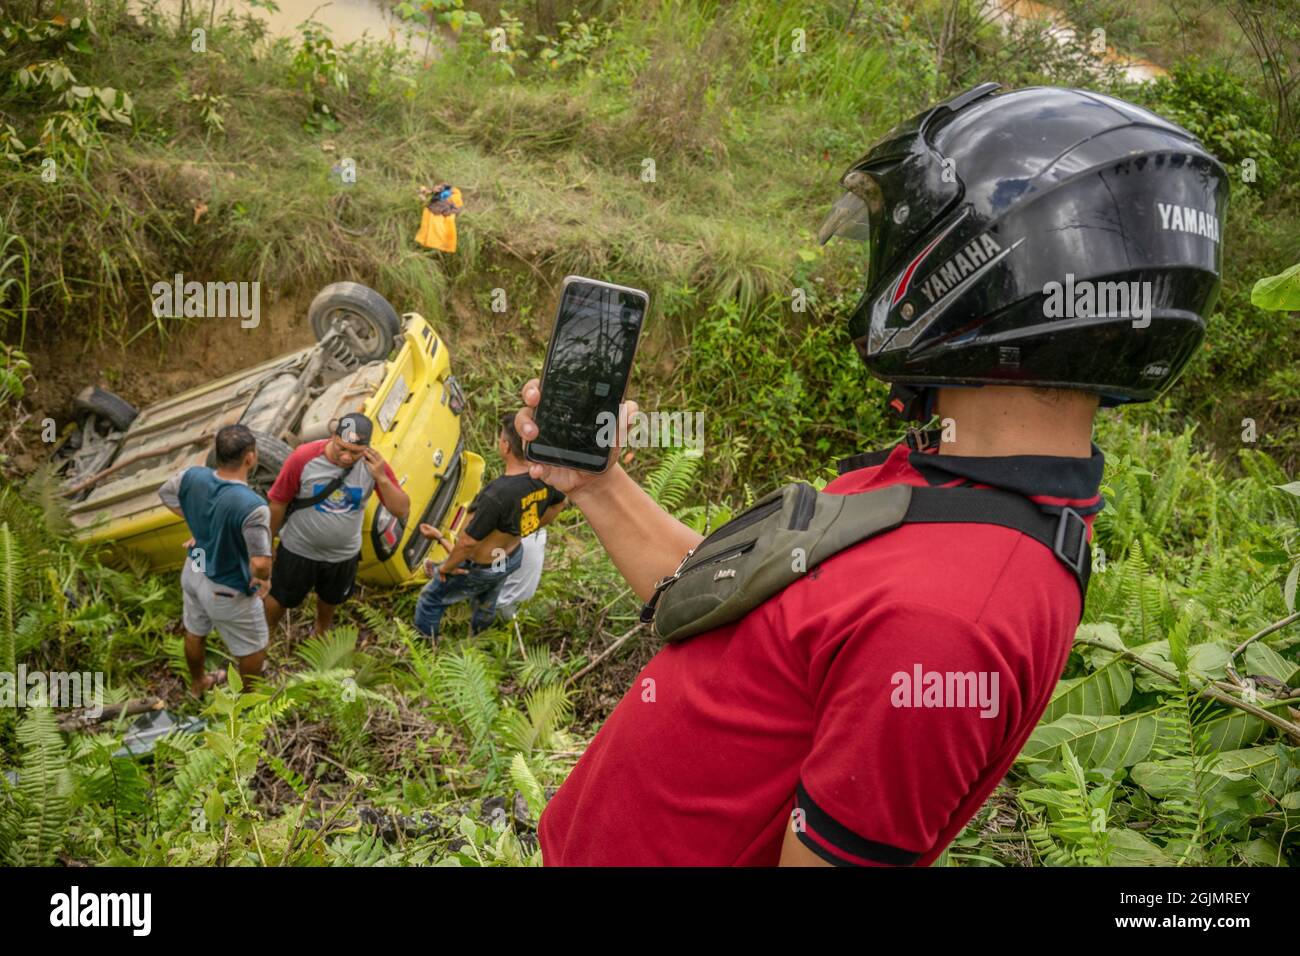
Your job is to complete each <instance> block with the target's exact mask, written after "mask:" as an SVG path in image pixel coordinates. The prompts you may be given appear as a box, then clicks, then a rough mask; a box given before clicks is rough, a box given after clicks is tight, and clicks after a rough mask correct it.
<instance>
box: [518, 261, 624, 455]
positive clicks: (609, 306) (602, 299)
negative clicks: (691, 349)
mask: <svg viewBox="0 0 1300 956" xmlns="http://www.w3.org/2000/svg"><path fill="white" fill-rule="evenodd" d="M648 303H649V297H648V296H647V295H646V294H645V293H644V292H641V291H640V290H638V289H628V288H625V287H623V286H616V285H611V284H609V283H607V282H598V281H595V280H593V279H583V278H579V277H576V276H571V277H569V278H568V279H566V280H565V284H564V290H563V292H562V294H561V295H560V307H559V309H558V310H557V312H556V316H555V329H554V331H553V332H552V333H551V345H550V349H549V350H548V352H547V355H546V369H545V371H544V372H543V374H542V400H541V402H540V404H539V405H538V406H537V411H536V413H535V418H536V422H537V430H538V434H537V437H536V438H534V439H533V440H532V441H531V442H530V443H529V445H528V457H529V458H530V459H531V460H532V461H540V462H544V463H547V464H553V465H564V466H566V467H569V468H578V469H580V470H582V471H604V470H605V468H606V467H607V466H608V464H609V453H610V449H611V448H613V447H614V440H615V439H616V433H615V429H616V428H617V424H618V406H619V403H620V402H621V401H622V400H623V392H624V390H625V389H626V388H627V380H628V376H629V375H630V374H631V372H632V356H633V355H634V354H635V352H636V343H637V339H638V337H639V336H640V334H641V323H642V322H643V320H644V319H645V313H646V306H647V305H648Z"/></svg>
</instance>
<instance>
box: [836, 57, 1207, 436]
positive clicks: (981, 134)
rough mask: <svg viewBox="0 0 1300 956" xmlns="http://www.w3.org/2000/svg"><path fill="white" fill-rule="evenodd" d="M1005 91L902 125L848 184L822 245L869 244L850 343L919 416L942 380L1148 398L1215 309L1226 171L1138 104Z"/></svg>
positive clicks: (967, 97)
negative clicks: (833, 241)
mask: <svg viewBox="0 0 1300 956" xmlns="http://www.w3.org/2000/svg"><path fill="white" fill-rule="evenodd" d="M998 89H999V87H998V84H996V83H985V84H983V85H981V86H977V87H975V88H974V89H972V90H969V91H967V92H965V93H962V94H961V95H959V96H956V97H954V98H952V99H950V100H948V101H947V102H944V103H941V104H939V105H938V106H936V107H934V108H933V109H930V110H928V111H927V112H925V113H922V114H921V115H919V116H917V117H914V118H913V119H911V120H909V121H908V122H906V123H904V124H902V125H901V126H898V127H896V128H895V129H893V130H892V131H890V132H889V133H888V134H886V136H885V138H884V139H883V140H881V141H880V142H879V143H877V144H876V145H875V146H874V147H873V148H872V149H871V150H870V151H869V152H868V153H867V154H866V155H865V156H864V157H862V159H860V160H858V162H856V163H855V164H854V165H853V166H852V167H851V168H850V169H849V170H848V172H846V173H845V174H844V177H843V178H842V179H841V181H840V182H841V185H843V186H844V188H845V189H846V190H847V192H846V193H845V195H844V196H843V197H842V198H841V199H840V200H839V201H838V202H837V203H836V204H835V207H834V208H833V209H832V211H831V214H830V216H829V217H828V218H827V220H826V222H825V224H824V225H823V226H822V229H821V233H820V234H819V236H818V238H819V240H820V241H821V242H823V243H825V242H826V241H827V240H829V239H830V238H831V236H833V235H839V236H843V237H847V238H854V239H863V240H866V241H867V242H868V243H869V249H868V263H867V281H866V292H865V294H864V295H863V297H862V299H861V301H860V302H859V303H858V305H857V308H856V309H855V310H854V312H853V315H852V317H851V318H850V320H849V331H850V334H851V335H852V337H853V341H854V344H855V346H856V347H857V349H858V352H859V354H860V355H861V357H862V360H863V361H864V362H865V363H866V365H867V367H868V368H869V369H870V370H871V372H872V373H873V374H874V375H876V376H877V377H879V378H882V379H884V380H885V381H887V382H890V383H892V384H893V386H894V391H893V393H891V398H890V405H891V407H892V408H893V409H894V411H895V412H898V413H899V414H901V415H903V417H906V418H914V419H922V420H924V419H928V417H929V414H928V413H929V411H930V403H929V402H928V401H927V400H926V399H927V397H929V396H930V395H931V394H932V393H929V392H928V390H929V389H932V388H934V387H936V386H944V387H949V386H960V385H985V384H997V385H1027V386H1036V387H1040V388H1065V389H1078V390H1082V391H1087V392H1095V393H1097V394H1099V395H1100V396H1101V399H1102V404H1103V405H1116V404H1120V403H1124V402H1143V401H1150V400H1151V399H1154V398H1156V397H1157V396H1159V395H1160V394H1162V393H1163V392H1164V391H1165V390H1166V389H1168V388H1169V386H1170V385H1172V384H1173V382H1174V380H1175V379H1176V378H1177V377H1178V375H1179V374H1180V373H1181V372H1182V370H1183V368H1184V367H1185V366H1186V365H1187V363H1188V361H1189V360H1190V359H1191V357H1192V355H1193V354H1194V353H1195V351H1196V348H1197V346H1198V345H1199V344H1200V342H1201V339H1202V338H1203V337H1204V335H1205V318H1206V315H1207V314H1208V313H1209V311H1210V309H1211V308H1213V306H1214V303H1215V301H1216V299H1217V298H1218V293H1219V276H1220V266H1221V263H1222V252H1221V245H1220V242H1221V237H1222V232H1223V229H1222V226H1223V220H1224V217H1225V215H1226V212H1227V200H1228V179H1227V172H1226V170H1225V169H1224V168H1223V166H1222V164H1220V163H1219V162H1218V160H1216V159H1215V158H1214V157H1213V156H1211V155H1210V154H1209V153H1208V152H1207V151H1206V150H1205V148H1204V147H1203V146H1202V145H1201V144H1200V143H1199V142H1198V141H1197V140H1196V138H1195V137H1194V136H1192V134H1191V133H1189V132H1187V131H1186V130H1185V129H1183V128H1181V127H1179V126H1176V125H1174V124H1173V123H1170V122H1168V121H1166V120H1163V119H1161V118H1160V117H1159V116H1156V115H1155V114H1154V113H1151V112H1149V111H1147V110H1144V109H1142V108H1140V107H1137V106H1134V105H1132V104H1131V103H1126V102H1124V101H1123V100H1119V99H1116V98H1114V97H1111V96H1105V95H1103V94H1100V93H1091V92H1087V91H1085V90H1072V89H1059V88H1054V87H1033V88H1029V89H1023V90H1014V91H1011V92H1007V93H1002V94H997V95H995V93H996V91H997V90H998Z"/></svg>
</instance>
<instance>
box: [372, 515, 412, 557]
mask: <svg viewBox="0 0 1300 956" xmlns="http://www.w3.org/2000/svg"><path fill="white" fill-rule="evenodd" d="M403 530H404V526H403V524H402V522H401V521H399V520H397V516H396V515H394V514H393V513H392V512H390V511H389V510H388V509H387V508H385V507H384V506H383V505H380V506H379V507H378V508H376V509H375V522H374V524H372V525H371V526H370V543H371V544H372V545H374V548H375V556H376V557H377V558H379V560H380V561H387V560H388V559H389V558H390V557H391V556H392V554H393V552H394V551H396V550H397V546H398V544H400V543H401V540H402V531H403Z"/></svg>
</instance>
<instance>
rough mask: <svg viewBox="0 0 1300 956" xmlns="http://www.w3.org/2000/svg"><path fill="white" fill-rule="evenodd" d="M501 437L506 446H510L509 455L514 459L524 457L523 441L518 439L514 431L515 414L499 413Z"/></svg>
mask: <svg viewBox="0 0 1300 956" xmlns="http://www.w3.org/2000/svg"><path fill="white" fill-rule="evenodd" d="M501 435H502V437H504V438H505V440H506V444H507V445H509V446H510V454H512V455H514V456H515V457H516V458H523V457H524V440H523V439H522V438H520V437H519V432H517V431H515V413H514V412H502V413H501Z"/></svg>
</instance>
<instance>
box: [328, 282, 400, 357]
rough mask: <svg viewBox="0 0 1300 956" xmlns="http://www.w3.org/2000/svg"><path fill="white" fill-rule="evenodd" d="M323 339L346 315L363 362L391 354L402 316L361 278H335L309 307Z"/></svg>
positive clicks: (348, 330)
mask: <svg viewBox="0 0 1300 956" xmlns="http://www.w3.org/2000/svg"><path fill="white" fill-rule="evenodd" d="M307 318H308V320H309V321H310V322H311V330H312V334H314V335H315V336H316V341H317V342H319V341H321V340H322V339H324V338H325V336H326V335H328V334H329V332H330V329H331V328H333V326H334V322H335V320H336V319H340V318H341V319H342V320H343V321H344V322H345V324H346V326H347V328H346V337H347V340H348V345H349V347H350V348H351V350H352V351H353V352H354V353H355V354H356V356H357V358H359V359H360V360H361V361H362V362H374V361H377V360H379V359H382V358H385V357H387V355H388V353H389V352H391V351H392V350H393V343H394V342H396V341H397V337H398V336H399V335H401V334H402V318H401V316H399V315H398V314H397V310H396V309H394V308H393V306H392V304H391V303H390V302H389V301H388V300H387V299H385V298H384V297H383V296H382V295H380V294H379V293H378V292H376V291H375V290H374V289H372V288H370V287H369V286H364V285H362V284H361V283H360V282H333V283H330V284H329V285H327V286H326V287H325V288H323V289H321V290H320V292H318V293H317V294H316V298H314V299H312V301H311V307H310V308H309V309H308V310H307Z"/></svg>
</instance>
